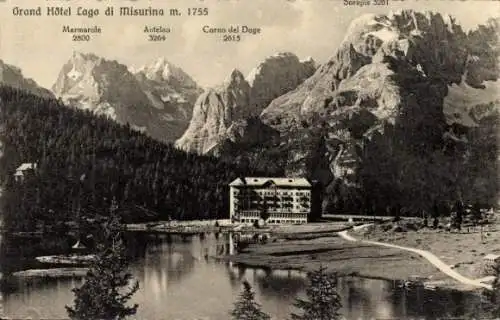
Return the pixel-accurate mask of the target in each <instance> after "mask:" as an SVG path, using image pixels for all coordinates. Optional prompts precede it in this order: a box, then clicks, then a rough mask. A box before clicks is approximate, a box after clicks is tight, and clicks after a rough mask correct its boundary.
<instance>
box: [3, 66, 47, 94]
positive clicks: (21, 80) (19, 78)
mask: <svg viewBox="0 0 500 320" xmlns="http://www.w3.org/2000/svg"><path fill="white" fill-rule="evenodd" d="M0 85H6V86H10V87H14V88H17V89H23V90H26V91H29V92H31V93H33V94H36V95H39V96H41V97H45V98H53V97H54V95H53V94H52V92H50V91H49V90H47V89H45V88H42V87H40V86H39V85H38V84H37V83H36V82H35V81H33V80H32V79H26V78H25V77H24V76H23V74H22V72H21V69H19V68H18V67H15V66H13V65H9V64H6V63H4V62H3V61H2V60H0Z"/></svg>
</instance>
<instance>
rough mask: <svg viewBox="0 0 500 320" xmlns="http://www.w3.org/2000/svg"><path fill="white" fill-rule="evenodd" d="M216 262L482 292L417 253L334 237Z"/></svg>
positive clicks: (250, 250) (255, 247)
mask: <svg viewBox="0 0 500 320" xmlns="http://www.w3.org/2000/svg"><path fill="white" fill-rule="evenodd" d="M219 259H222V260H225V261H230V262H233V263H235V264H238V265H242V266H246V267H250V268H262V269H284V270H297V271H302V272H307V271H311V270H314V269H317V268H318V267H319V266H323V267H326V268H327V270H328V271H330V272H335V273H337V274H338V275H339V276H356V277H362V278H370V279H380V280H386V281H398V282H402V283H404V284H410V285H412V284H413V285H415V284H416V285H421V286H423V287H424V288H426V289H429V290H456V291H461V292H474V293H480V292H482V291H483V289H482V288H479V287H475V286H471V285H466V284H463V283H460V282H458V281H456V280H454V279H452V278H450V277H449V276H448V275H446V274H444V273H443V272H442V271H441V270H439V269H438V268H436V267H435V266H433V265H432V264H431V263H429V262H428V261H426V260H425V259H423V258H422V257H420V256H418V255H417V254H414V253H411V252H406V251H402V250H398V249H393V248H383V247H379V246H375V245H370V244H366V243H361V242H349V241H346V240H344V239H342V238H340V237H337V236H336V237H321V238H315V239H311V240H286V241H283V240H282V241H276V242H273V243H267V244H264V245H261V244H252V245H250V246H249V247H247V248H246V250H243V251H242V252H240V253H238V254H234V255H228V256H221V257H219Z"/></svg>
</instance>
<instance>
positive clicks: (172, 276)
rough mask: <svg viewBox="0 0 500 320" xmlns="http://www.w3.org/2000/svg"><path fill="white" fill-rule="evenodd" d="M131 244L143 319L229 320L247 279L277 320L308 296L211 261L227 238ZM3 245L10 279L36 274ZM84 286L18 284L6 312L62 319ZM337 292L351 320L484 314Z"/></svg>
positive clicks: (389, 287) (379, 287) (465, 301)
mask: <svg viewBox="0 0 500 320" xmlns="http://www.w3.org/2000/svg"><path fill="white" fill-rule="evenodd" d="M18 242H19V241H16V243H17V244H18V245H19V243H18ZM127 243H128V247H129V248H130V249H131V254H133V256H134V260H133V263H132V266H131V268H132V272H133V274H134V276H135V278H136V279H137V280H139V283H140V290H139V291H138V292H137V293H136V295H135V296H134V302H136V303H138V304H139V309H138V313H137V316H136V318H137V319H141V320H161V319H168V320H176V319H179V320H180V319H183V320H194V319H205V320H209V319H210V320H219V319H229V315H228V312H229V310H230V309H231V307H232V304H233V302H234V301H235V299H236V297H237V295H238V294H239V292H240V291H241V283H242V281H243V280H245V279H246V280H248V281H249V282H250V284H251V285H252V287H253V289H254V291H255V292H256V298H257V300H258V302H259V303H261V304H262V307H263V309H264V311H266V312H267V313H269V314H271V315H272V316H273V319H280V320H281V319H289V314H290V312H292V311H294V308H293V306H292V303H293V300H294V298H295V297H297V296H303V295H304V288H305V285H306V283H307V280H306V278H305V276H304V274H302V273H300V272H297V271H286V270H273V271H269V270H267V271H266V270H261V269H251V268H245V267H242V266H236V265H233V264H231V263H228V262H223V261H217V260H214V259H211V258H209V257H210V256H214V255H220V254H224V253H229V243H230V236H229V235H228V234H219V235H215V234H205V235H202V236H199V235H196V236H192V237H187V238H182V237H180V236H170V237H165V236H163V237H161V238H159V237H156V236H154V235H147V234H133V236H129V237H128V241H127ZM0 245H2V253H3V255H2V257H4V258H2V259H1V260H0V270H2V271H3V272H4V273H6V272H9V271H15V270H16V269H19V268H28V267H33V266H36V265H34V264H33V261H32V259H31V258H30V256H32V255H33V254H35V252H32V251H31V252H30V251H27V252H24V253H23V255H24V256H25V258H22V257H20V256H19V254H17V252H14V253H15V254H14V255H13V252H12V251H13V250H14V251H16V250H17V251H19V250H20V249H19V248H20V247H24V248H26V247H27V246H28V244H26V245H25V244H24V243H23V244H22V245H21V246H18V247H16V248H15V249H13V248H9V247H11V245H8V244H6V243H5V241H4V243H3V244H2V243H1V238H0ZM37 252H38V253H39V252H41V251H37ZM6 257H7V258H6ZM81 283H82V281H81V280H77V279H73V280H72V279H60V280H51V281H45V280H44V281H40V280H39V281H34V282H33V281H30V282H27V281H20V280H17V281H14V283H11V284H10V285H9V286H5V285H4V286H3V288H2V291H3V292H2V298H3V301H2V307H3V312H4V314H5V315H7V316H9V317H12V318H16V317H28V316H32V318H33V319H40V318H43V319H63V318H65V317H66V313H65V309H64V306H65V305H68V304H71V303H72V300H73V294H72V293H71V288H73V287H75V286H78V285H80V284H81ZM338 292H339V293H340V295H341V296H342V303H343V309H342V313H343V315H345V317H346V318H347V319H356V320H357V319H412V318H413V319H437V318H439V317H443V316H454V317H458V316H462V315H464V314H467V313H468V312H470V311H471V310H477V308H478V304H477V303H478V299H477V297H475V296H473V295H470V294H464V293H458V292H445V291H428V290H424V289H423V288H421V289H412V290H409V289H403V288H401V286H400V285H399V284H398V283H396V282H388V281H382V280H371V279H361V278H354V277H345V278H340V279H339V286H338Z"/></svg>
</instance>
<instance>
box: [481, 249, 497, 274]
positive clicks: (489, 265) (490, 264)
mask: <svg viewBox="0 0 500 320" xmlns="http://www.w3.org/2000/svg"><path fill="white" fill-rule="evenodd" d="M482 267H483V268H482V269H483V270H482V271H483V275H484V276H490V275H495V268H498V267H500V254H492V253H490V254H487V255H485V256H484V257H483V266H482Z"/></svg>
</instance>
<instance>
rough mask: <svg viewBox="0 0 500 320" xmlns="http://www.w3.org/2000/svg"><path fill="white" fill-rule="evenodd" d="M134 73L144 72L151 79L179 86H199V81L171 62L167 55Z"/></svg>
mask: <svg viewBox="0 0 500 320" xmlns="http://www.w3.org/2000/svg"><path fill="white" fill-rule="evenodd" d="M133 73H135V74H143V75H144V76H145V77H146V78H147V79H149V80H152V81H156V82H165V83H168V84H170V85H173V86H177V87H184V88H197V87H198V85H197V83H196V82H195V81H194V80H193V79H192V78H191V77H190V76H189V75H188V74H187V73H186V72H184V70H182V69H181V68H179V67H178V66H176V65H174V64H172V63H171V62H169V61H168V60H167V59H166V58H165V57H159V58H158V59H156V60H153V61H151V62H150V63H148V64H146V65H145V66H143V67H141V68H139V69H137V70H135V71H134V72H133Z"/></svg>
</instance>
